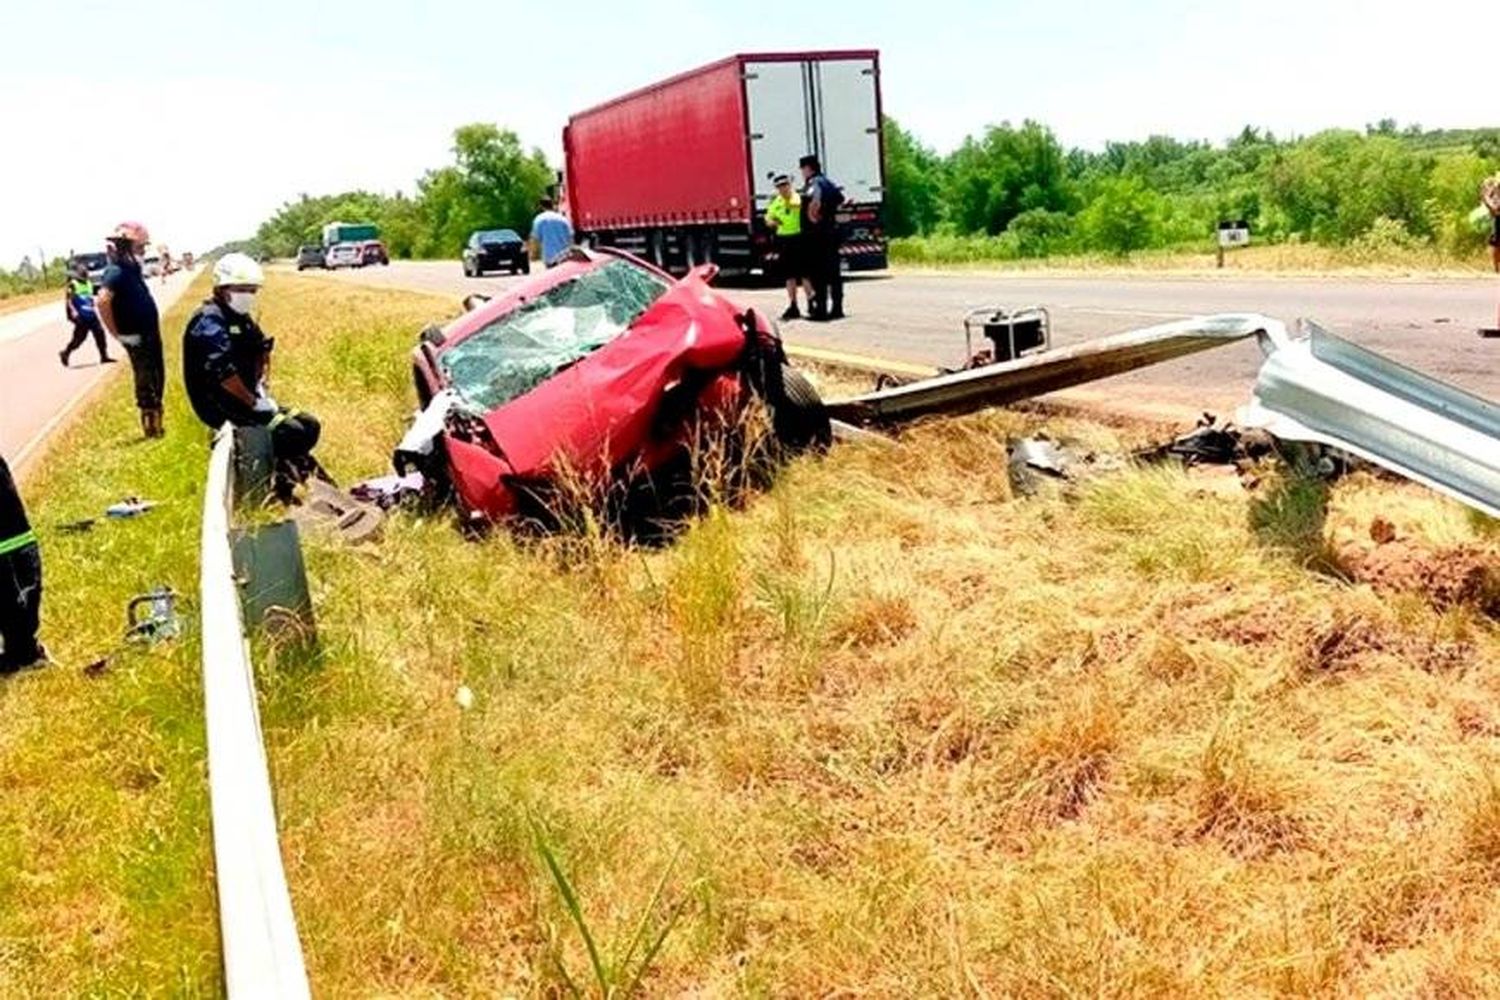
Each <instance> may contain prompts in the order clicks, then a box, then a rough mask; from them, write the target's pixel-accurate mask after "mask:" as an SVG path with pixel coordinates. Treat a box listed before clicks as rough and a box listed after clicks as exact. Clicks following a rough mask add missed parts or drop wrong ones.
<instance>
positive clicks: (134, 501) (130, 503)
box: [104, 496, 161, 520]
mask: <svg viewBox="0 0 1500 1000" xmlns="http://www.w3.org/2000/svg"><path fill="white" fill-rule="evenodd" d="M159 506H161V504H159V503H158V502H157V501H155V500H142V499H141V498H140V497H134V496H132V497H126V498H125V499H123V500H121V501H120V502H119V503H116V504H111V505H110V506H109V507H108V508H106V509H105V511H104V516H105V517H109V518H114V519H115V520H124V519H126V518H132V517H140V516H141V515H142V514H145V513H146V512H147V511H150V510H154V509H155V508H157V507H159Z"/></svg>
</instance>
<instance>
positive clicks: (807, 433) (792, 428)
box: [771, 365, 833, 452]
mask: <svg viewBox="0 0 1500 1000" xmlns="http://www.w3.org/2000/svg"><path fill="white" fill-rule="evenodd" d="M771 427H772V429H773V430H774V431H775V434H776V440H777V442H778V443H780V444H781V446H782V447H784V448H787V449H790V450H791V451H794V452H795V451H807V450H808V449H810V448H816V449H818V450H820V451H821V450H822V449H824V448H827V447H828V446H829V445H830V444H832V443H833V425H832V424H831V423H830V422H829V420H828V410H827V408H826V407H824V405H823V398H822V397H821V396H819V395H818V390H817V389H815V388H813V384H812V383H811V382H809V381H808V380H807V376H806V375H803V374H802V373H801V372H799V371H798V370H797V369H795V368H793V367H792V366H791V365H782V366H781V399H780V400H779V401H778V402H776V403H774V404H773V405H772V407H771Z"/></svg>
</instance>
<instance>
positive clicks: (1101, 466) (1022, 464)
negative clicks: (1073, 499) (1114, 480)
mask: <svg viewBox="0 0 1500 1000" xmlns="http://www.w3.org/2000/svg"><path fill="white" fill-rule="evenodd" d="M1008 450H1009V455H1010V459H1009V472H1010V488H1011V491H1012V492H1013V493H1015V494H1016V495H1017V496H1023V497H1029V496H1035V495H1036V493H1037V491H1038V490H1039V489H1040V488H1041V485H1042V483H1043V482H1044V481H1046V480H1049V479H1052V480H1061V481H1065V482H1073V481H1075V480H1077V479H1079V478H1082V477H1084V476H1088V475H1094V474H1096V473H1101V472H1109V471H1112V470H1115V469H1119V468H1122V467H1123V466H1124V464H1125V463H1124V460H1123V458H1121V456H1119V455H1100V454H1098V453H1097V452H1092V451H1089V452H1082V453H1079V452H1077V451H1075V450H1074V449H1072V448H1069V447H1068V446H1067V445H1063V444H1059V443H1057V442H1055V441H1052V440H1049V439H1047V438H1040V437H1037V438H1017V439H1015V440H1013V441H1011V442H1010V444H1009V447H1008Z"/></svg>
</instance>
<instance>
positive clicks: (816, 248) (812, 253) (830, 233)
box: [802, 174, 844, 318]
mask: <svg viewBox="0 0 1500 1000" xmlns="http://www.w3.org/2000/svg"><path fill="white" fill-rule="evenodd" d="M814 201H816V202H818V203H819V205H820V208H819V214H820V216H821V218H820V219H819V220H818V221H817V222H814V221H813V220H812V218H811V217H810V216H809V215H808V208H809V206H810V205H811V203H812V202H814ZM843 203H844V194H843V192H842V191H840V190H839V189H838V185H836V184H834V183H833V181H831V180H829V179H828V178H827V177H824V176H823V175H822V174H814V175H813V177H812V179H811V180H809V181H808V182H807V187H806V188H805V189H804V190H803V192H802V240H803V250H804V253H805V254H806V265H807V274H808V277H809V278H811V279H812V283H813V303H812V306H811V307H810V308H809V312H810V313H811V314H812V315H813V316H814V317H815V318H838V317H840V316H843V315H844V271H843V266H842V261H841V259H840V256H839V240H840V235H839V223H838V207H839V206H840V205H842V204H843Z"/></svg>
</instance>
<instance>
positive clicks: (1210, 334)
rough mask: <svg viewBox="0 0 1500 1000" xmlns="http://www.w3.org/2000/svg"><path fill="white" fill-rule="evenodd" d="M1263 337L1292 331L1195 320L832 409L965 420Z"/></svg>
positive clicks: (1251, 321) (1234, 319)
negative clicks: (967, 416)
mask: <svg viewBox="0 0 1500 1000" xmlns="http://www.w3.org/2000/svg"><path fill="white" fill-rule="evenodd" d="M1257 334H1260V335H1263V336H1266V337H1271V338H1273V339H1274V338H1275V337H1278V336H1280V337H1284V336H1285V327H1284V326H1283V325H1282V324H1281V323H1280V322H1279V321H1277V320H1274V319H1271V318H1270V317H1269V316H1260V315H1256V314H1254V313H1229V314H1224V315H1217V316H1195V317H1193V318H1192V319H1185V320H1179V321H1176V322H1172V323H1163V324H1161V325H1159V326H1152V327H1147V328H1145V329H1141V330H1128V331H1126V332H1125V333H1118V334H1114V335H1113V336H1109V337H1101V338H1099V339H1098V340H1090V341H1086V342H1084V343H1082V344H1070V345H1068V346H1067V347H1057V348H1053V349H1052V350H1049V351H1043V352H1040V353H1038V354H1028V355H1026V356H1025V357H1020V358H1017V359H1015V360H1014V361H1004V362H1000V363H999V364H993V365H985V366H983V367H980V368H969V369H965V370H964V371H959V372H954V373H952V374H951V375H939V376H937V377H935V378H927V379H922V380H921V381H919V382H910V383H907V384H906V385H899V386H896V387H894V388H890V389H881V390H877V391H876V392H871V393H866V394H864V395H862V396H855V397H853V398H850V399H844V400H835V401H833V402H831V403H829V404H828V412H829V415H830V416H832V417H833V418H834V419H837V420H845V421H848V422H850V423H855V424H863V423H894V422H899V421H902V420H912V419H915V418H917V417H923V416H928V415H932V414H939V413H941V414H944V415H946V416H958V415H960V414H964V413H972V412H973V411H975V410H981V409H984V408H985V407H989V406H1004V405H1005V404H1006V403H1014V402H1016V401H1018V400H1022V399H1030V398H1031V397H1033V396H1040V395H1043V394H1044V393H1048V392H1055V391H1057V390H1058V389H1066V388H1068V387H1069V386H1074V385H1081V384H1082V383H1084V382H1092V381H1094V380H1095V379H1101V378H1107V377H1108V376H1110V375H1119V374H1121V373H1122V372H1128V371H1133V370H1135V369H1137V368H1144V367H1146V366H1147V365H1154V364H1157V363H1159V362H1162V361H1169V360H1171V359H1172V358H1180V357H1182V356H1183V355H1186V354H1195V353H1197V352H1198V351H1206V350H1209V349H1211V348H1214V347H1221V346H1223V345H1225V344H1230V343H1233V342H1235V341H1237V340H1243V339H1245V338H1246V337H1252V336H1255V335H1257Z"/></svg>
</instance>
